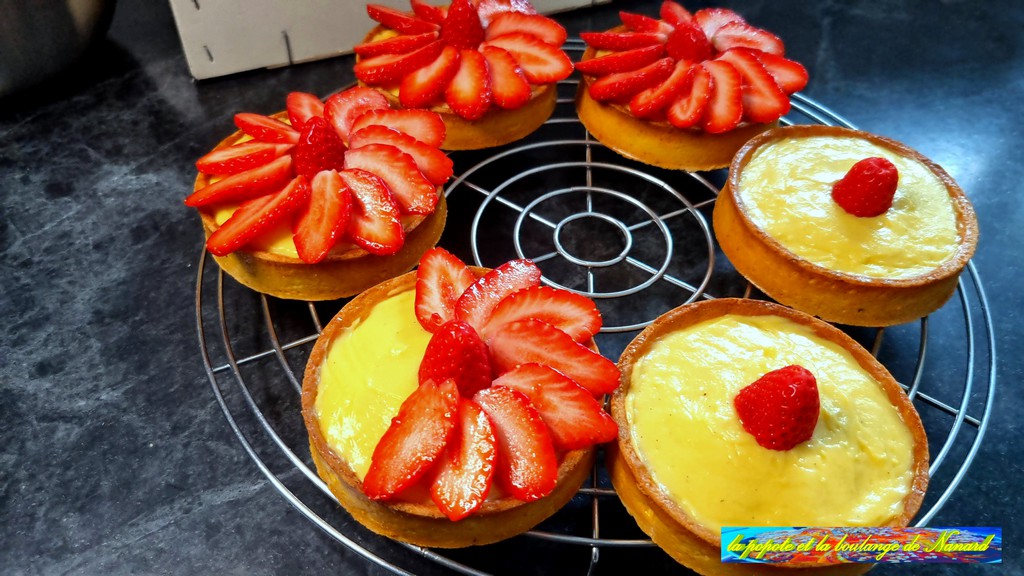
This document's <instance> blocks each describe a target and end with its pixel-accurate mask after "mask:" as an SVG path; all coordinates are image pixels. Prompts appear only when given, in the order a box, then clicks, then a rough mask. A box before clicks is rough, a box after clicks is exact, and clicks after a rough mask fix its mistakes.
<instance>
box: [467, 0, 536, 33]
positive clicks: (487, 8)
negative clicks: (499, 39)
mask: <svg viewBox="0 0 1024 576" xmlns="http://www.w3.org/2000/svg"><path fill="white" fill-rule="evenodd" d="M473 3H474V4H475V5H476V10H477V12H478V13H479V14H480V21H481V22H483V23H484V27H485V28H486V27H487V25H488V24H490V22H491V20H493V19H494V18H495V17H497V16H498V15H499V14H503V13H505V12H519V13H520V14H536V13H537V10H536V9H535V8H534V7H533V5H532V4H530V0H473Z"/></svg>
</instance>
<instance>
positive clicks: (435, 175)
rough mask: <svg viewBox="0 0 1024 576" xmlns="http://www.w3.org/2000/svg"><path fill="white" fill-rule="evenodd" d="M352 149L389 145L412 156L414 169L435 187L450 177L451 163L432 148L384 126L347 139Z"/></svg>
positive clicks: (357, 133) (367, 129)
mask: <svg viewBox="0 0 1024 576" xmlns="http://www.w3.org/2000/svg"><path fill="white" fill-rule="evenodd" d="M349 140H350V143H351V144H352V148H360V147H362V146H366V145H368V144H389V145H391V146H394V147H395V148H398V149H399V150H401V151H402V152H405V153H406V154H408V155H410V156H412V158H413V160H415V162H416V167H417V168H419V170H420V172H422V173H423V175H424V176H426V177H427V180H430V182H431V183H432V184H434V185H435V186H440V185H441V184H444V183H445V182H446V181H447V180H448V178H451V175H452V161H451V159H450V158H448V156H447V155H445V153H444V152H441V151H440V150H439V149H437V148H435V147H433V146H427V145H426V144H424V143H423V142H420V141H419V140H417V139H415V138H413V137H412V136H409V135H408V134H403V133H402V132H399V131H397V130H392V129H391V128H387V127H385V126H379V125H376V124H375V125H373V126H367V127H366V128H363V129H362V130H360V131H359V132H354V133H353V134H352V136H351V138H349Z"/></svg>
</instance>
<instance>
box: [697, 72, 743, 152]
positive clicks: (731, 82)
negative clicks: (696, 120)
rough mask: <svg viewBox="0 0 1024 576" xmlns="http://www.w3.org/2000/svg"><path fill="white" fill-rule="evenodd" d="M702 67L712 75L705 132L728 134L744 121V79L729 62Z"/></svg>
mask: <svg viewBox="0 0 1024 576" xmlns="http://www.w3.org/2000/svg"><path fill="white" fill-rule="evenodd" d="M701 66H703V67H704V69H705V70H707V71H708V74H710V75H711V96H710V98H709V100H708V109H707V110H706V111H705V114H704V130H706V131H707V132H710V133H711V134H719V133H722V132H728V131H729V130H732V129H733V128H735V127H736V126H737V125H739V123H740V120H742V119H743V90H742V85H743V79H742V78H741V77H740V73H739V72H737V71H736V68H735V67H734V66H733V65H732V64H729V63H728V62H723V61H721V60H710V61H707V62H703V63H702V64H701Z"/></svg>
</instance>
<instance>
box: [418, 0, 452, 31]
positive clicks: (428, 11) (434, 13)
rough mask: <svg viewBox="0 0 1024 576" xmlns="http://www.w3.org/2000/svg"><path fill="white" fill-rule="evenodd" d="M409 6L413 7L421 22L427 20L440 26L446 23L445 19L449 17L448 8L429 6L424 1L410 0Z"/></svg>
mask: <svg viewBox="0 0 1024 576" xmlns="http://www.w3.org/2000/svg"><path fill="white" fill-rule="evenodd" d="M409 4H410V5H411V6H412V11H413V13H415V14H416V16H418V17H419V18H420V19H421V20H426V21H427V22H430V23H431V24H437V25H438V26H440V25H441V23H442V22H444V19H445V17H447V15H448V7H447V6H434V5H433V4H427V3H426V2H424V1H423V0H409Z"/></svg>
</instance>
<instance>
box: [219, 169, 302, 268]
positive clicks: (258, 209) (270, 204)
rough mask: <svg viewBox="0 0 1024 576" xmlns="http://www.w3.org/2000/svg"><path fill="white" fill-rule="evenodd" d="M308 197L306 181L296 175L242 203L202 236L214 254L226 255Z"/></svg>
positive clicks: (277, 221) (277, 220) (265, 229)
mask: <svg viewBox="0 0 1024 576" xmlns="http://www.w3.org/2000/svg"><path fill="white" fill-rule="evenodd" d="M308 201H309V184H308V183H307V182H306V179H305V178H303V177H302V176H296V177H295V178H294V179H293V180H292V181H291V182H290V183H289V184H288V185H287V186H285V187H284V189H283V190H281V191H280V192H278V193H276V194H271V195H269V196H265V197H262V198H256V199H254V200H249V201H248V202H246V203H244V204H242V205H241V206H240V207H239V208H238V210H235V213H234V214H232V215H231V217H230V218H228V219H227V221H226V222H224V224H221V226H220V228H218V229H217V230H215V231H214V233H213V234H210V237H209V238H208V239H207V240H206V249H207V250H209V251H210V253H211V254H213V255H214V256H227V255H228V254H230V253H232V252H234V251H235V250H238V249H239V248H241V247H242V246H245V245H246V244H248V243H249V242H250V241H251V240H252V239H253V238H255V237H257V236H259V235H260V234H262V233H263V232H266V231H267V230H269V229H270V228H272V227H274V226H276V225H277V224H278V223H280V222H282V221H284V219H285V218H288V217H289V216H291V214H292V213H293V212H295V211H296V210H298V209H299V208H301V207H302V206H304V205H305V204H306V202H308Z"/></svg>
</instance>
